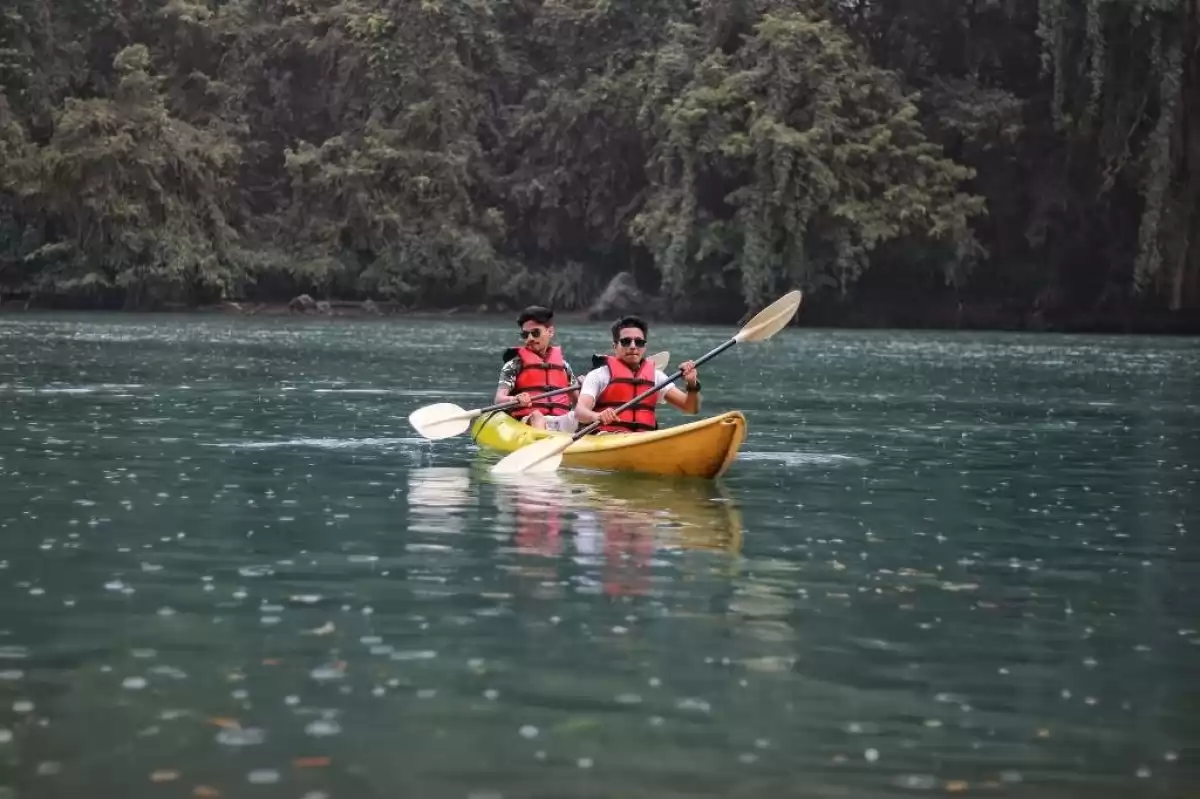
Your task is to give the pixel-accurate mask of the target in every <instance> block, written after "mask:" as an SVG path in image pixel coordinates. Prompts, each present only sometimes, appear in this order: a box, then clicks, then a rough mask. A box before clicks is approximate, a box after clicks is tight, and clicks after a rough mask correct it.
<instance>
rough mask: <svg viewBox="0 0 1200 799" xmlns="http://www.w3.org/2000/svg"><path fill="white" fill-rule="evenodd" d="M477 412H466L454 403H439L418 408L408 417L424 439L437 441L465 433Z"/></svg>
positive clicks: (409, 421)
mask: <svg viewBox="0 0 1200 799" xmlns="http://www.w3.org/2000/svg"><path fill="white" fill-rule="evenodd" d="M474 417H475V412H473V411H464V410H463V409H462V408H460V407H459V406H457V405H455V404H454V403H453V402H439V403H436V404H434V405H426V406H425V407H423V408H417V409H416V410H415V411H413V412H412V413H410V414H409V415H408V423H409V424H410V425H412V427H413V429H414V430H416V431H417V433H418V434H419V435H420V436H421V437H422V438H428V439H430V440H431V441H437V440H438V439H442V438H450V437H451V436H456V435H458V434H459V433H465V432H466V431H467V429H468V428H469V427H470V426H471V419H473V418H474Z"/></svg>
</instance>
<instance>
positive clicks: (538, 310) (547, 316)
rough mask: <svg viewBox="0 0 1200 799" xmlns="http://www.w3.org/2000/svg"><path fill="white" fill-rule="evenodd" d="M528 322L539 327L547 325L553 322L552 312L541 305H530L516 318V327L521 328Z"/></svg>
mask: <svg viewBox="0 0 1200 799" xmlns="http://www.w3.org/2000/svg"><path fill="white" fill-rule="evenodd" d="M530 320H532V321H534V322H537V323H538V324H539V325H548V324H550V323H551V322H553V321H554V311H552V310H550V309H549V308H546V307H545V306H542V305H530V306H529V307H528V308H526V309H525V310H523V311H521V315H520V316H518V317H517V327H521V326H523V325H524V324H525V323H526V322H528V321H530Z"/></svg>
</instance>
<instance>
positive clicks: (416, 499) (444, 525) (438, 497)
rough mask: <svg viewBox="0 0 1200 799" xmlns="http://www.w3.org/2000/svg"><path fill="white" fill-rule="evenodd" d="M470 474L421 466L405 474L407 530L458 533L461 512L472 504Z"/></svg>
mask: <svg viewBox="0 0 1200 799" xmlns="http://www.w3.org/2000/svg"><path fill="white" fill-rule="evenodd" d="M475 502H476V499H475V498H474V495H473V494H472V492H471V470H470V469H467V468H465V467H450V466H424V467H420V468H415V469H413V470H411V471H410V472H409V473H408V528H409V529H410V530H412V531H414V532H418V533H461V532H463V531H464V529H465V526H464V525H465V521H464V519H463V513H462V511H463V510H464V509H465V508H467V507H468V506H470V505H473V504H475Z"/></svg>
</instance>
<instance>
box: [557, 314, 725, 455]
mask: <svg viewBox="0 0 1200 799" xmlns="http://www.w3.org/2000/svg"><path fill="white" fill-rule="evenodd" d="M734 344H737V337H736V336H734V337H733V338H731V339H729V341H726V342H725V343H724V344H722V345H720V346H719V347H716V348H714V349H711V350H709V351H708V352H706V353H704V354H703V355H701V356H700V357H699V358H697V359H696V360H694V361H692V363H693V364H695V365H696V366H699V365H700V364H702V363H704V362H705V361H707V360H709V359H711V358H715V357H717V356H718V355H720V354H721V353H722V352H724V351H725V350H727V349H729V348H730V347H732V346H733V345H734ZM681 377H683V370H682V369H676V370H675V374H673V375H671V376H670V377H668V378H667V379H666V380H664V381H663V382H661V383H659V384H658V385H656V386H654V388H648V389H646V390H645V391H643V392H642V393H641V394H638V395H637V396H636V397H634V398H633V399H631V400H630V401H629V402H626V403H625V404H624V405H620V406H618V407H617V408H616V412H617V413H620V412H621V411H623V410H626V409H627V408H630V407H632V406H634V405H637V404H638V403H639V402H641V401H642V400H644V399H645V398H646V397H649V396H650V395H651V394H653V393H654V392H656V391H661V390H662V388H663V386H669V385H670V384H671V383H674V382H675V381H676V380H678V379H679V378H681ZM601 424H602V422H601V421H600V420H599V419H597V420H596V421H594V422H592V423H591V424H589V425H588V426H587V427H583V428H580V430H579V431H578V432H577V433H575V434H574V435H573V436H571V441H578V440H579V439H581V438H583V437H584V436H586V435H588V434H589V433H591V432H592V431H593V430H595V429H596V428H597V427H599V426H600V425H601Z"/></svg>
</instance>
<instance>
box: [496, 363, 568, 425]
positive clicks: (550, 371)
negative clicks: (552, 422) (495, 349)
mask: <svg viewBox="0 0 1200 799" xmlns="http://www.w3.org/2000/svg"><path fill="white" fill-rule="evenodd" d="M546 355H547V357H546V359H545V360H542V358H541V357H539V356H538V355H537V354H536V353H535V352H534V351H533V350H531V349H529V348H528V347H521V348H520V349H518V350H517V357H518V358H520V359H521V370H520V371H519V372H517V380H516V383H515V384H514V385H513V390H512V393H513V394H520V393H522V392H525V391H528V392H529V393H530V394H541V393H542V392H544V391H553V390H554V389H556V388H566V387H567V386H569V385H571V384H570V383H569V382H568V381H567V369H566V365H565V364H564V363H563V357H562V349H561V348H559V347H551V348H550V351H549V352H548V353H546ZM570 410H571V393H570V392H565V393H563V394H555V395H554V396H553V397H543V398H542V399H536V400H534V401H533V404H532V405H530V406H529V407H528V408H513V409H512V410H510V411H509V412H508V413H509V415H510V416H512V417H513V418H514V419H524V418H525V417H526V416H528V415H529V414H531V413H533V412H534V411H541V412H542V413H544V414H545V415H546V416H562V415H563V414H565V413H567V412H568V411H570Z"/></svg>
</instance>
